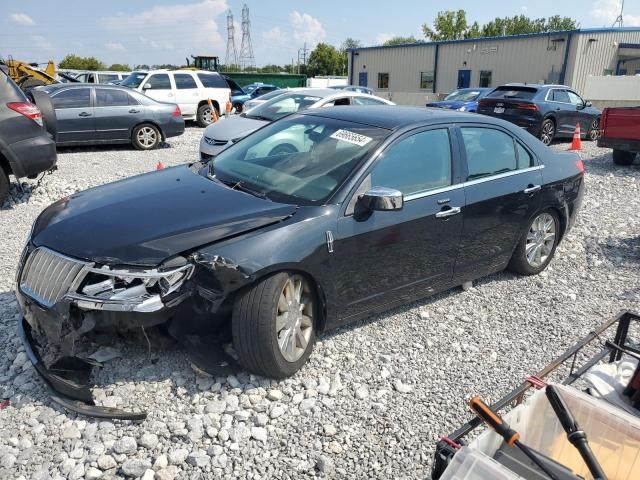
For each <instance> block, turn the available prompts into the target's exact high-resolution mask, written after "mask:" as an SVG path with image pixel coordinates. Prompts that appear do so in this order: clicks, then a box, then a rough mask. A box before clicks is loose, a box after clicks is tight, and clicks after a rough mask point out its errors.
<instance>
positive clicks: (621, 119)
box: [598, 106, 640, 165]
mask: <svg viewBox="0 0 640 480" xmlns="http://www.w3.org/2000/svg"><path fill="white" fill-rule="evenodd" d="M598 146H599V147H605V148H613V163H615V164H617V165H631V164H632V163H633V160H634V159H635V157H636V153H638V152H640V106H639V107H611V108H605V109H604V111H603V112H602V116H601V117H600V138H599V139H598Z"/></svg>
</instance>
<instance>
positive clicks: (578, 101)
mask: <svg viewBox="0 0 640 480" xmlns="http://www.w3.org/2000/svg"><path fill="white" fill-rule="evenodd" d="M567 95H568V96H569V101H570V102H571V105H573V106H574V107H575V109H576V110H575V123H574V124H573V126H574V129H575V124H576V123H579V124H580V132H581V133H582V134H583V135H585V134H587V132H588V131H589V128H590V127H591V122H592V121H593V117H592V116H591V114H589V113H587V111H586V109H585V106H586V102H585V101H584V100H583V99H582V97H581V96H580V95H578V94H577V93H576V92H572V91H571V90H567Z"/></svg>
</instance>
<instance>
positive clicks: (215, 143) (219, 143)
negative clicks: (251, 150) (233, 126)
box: [204, 136, 229, 146]
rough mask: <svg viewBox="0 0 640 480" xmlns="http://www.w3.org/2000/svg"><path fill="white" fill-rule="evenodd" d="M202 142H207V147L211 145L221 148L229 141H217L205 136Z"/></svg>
mask: <svg viewBox="0 0 640 480" xmlns="http://www.w3.org/2000/svg"><path fill="white" fill-rule="evenodd" d="M204 141H205V142H207V143H208V144H209V145H213V146H221V145H226V144H227V143H229V140H217V139H215V138H211V137H207V136H205V137H204Z"/></svg>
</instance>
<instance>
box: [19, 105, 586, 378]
mask: <svg viewBox="0 0 640 480" xmlns="http://www.w3.org/2000/svg"><path fill="white" fill-rule="evenodd" d="M292 136H293V137H298V143H300V144H305V145H306V147H305V149H304V150H303V151H298V152H295V153H289V154H269V153H267V154H265V153H264V152H269V151H270V150H272V149H273V147H272V145H273V141H274V140H273V139H274V138H275V139H277V138H280V139H282V140H281V145H286V144H287V143H288V142H289V139H290V138H291V137H292ZM425 152H429V155H425ZM583 172H584V168H583V165H582V161H581V160H580V158H579V156H578V155H576V154H575V153H573V152H558V151H554V150H551V149H549V148H547V147H546V146H545V145H543V144H542V143H540V142H538V141H537V140H535V139H534V138H533V137H531V135H529V134H526V133H525V132H523V131H522V130H521V129H519V128H517V127H515V126H514V125H513V124H511V123H508V122H505V121H502V120H499V119H493V118H490V117H480V116H475V115H474V116H471V115H467V114H464V113H459V112H451V111H445V110H434V109H430V110H426V109H423V108H411V107H389V106H379V107H376V106H370V107H367V108H362V107H349V106H345V107H340V108H326V109H324V108H316V109H308V110H306V111H304V112H300V113H297V114H295V113H294V114H292V115H289V116H287V117H286V118H282V119H281V120H279V121H276V122H273V123H271V124H268V125H266V126H265V127H264V128H262V129H260V130H259V131H257V132H255V133H254V134H252V135H249V136H248V137H246V138H244V139H242V140H240V141H238V142H237V143H235V144H234V145H233V146H231V147H230V148H228V149H227V150H225V151H224V152H222V153H221V154H220V155H218V156H217V157H216V158H215V161H211V162H208V163H201V162H198V163H196V164H192V165H182V166H178V167H174V168H169V169H165V170H162V171H159V172H151V173H148V174H144V175H138V176H135V177H131V178H127V179H123V180H120V181H118V182H115V183H111V184H106V185H103V186H99V187H96V188H93V189H90V190H86V191H84V192H80V193H76V194H74V195H71V196H70V197H67V198H65V199H62V200H60V201H58V202H56V203H54V204H52V205H51V206H49V207H48V208H47V209H45V210H44V212H43V213H42V214H41V215H40V217H39V218H38V219H37V220H36V222H35V224H34V227H33V230H32V233H31V236H30V238H29V239H28V243H27V246H26V249H25V252H24V254H23V256H22V260H21V262H20V265H19V267H18V277H17V278H18V287H17V289H16V295H17V298H18V301H19V302H20V305H21V309H20V311H21V312H24V317H25V319H26V322H27V325H30V327H29V328H34V329H37V331H40V332H42V333H43V335H45V336H46V337H47V338H48V339H49V340H48V341H49V342H55V343H60V334H59V332H60V329H63V331H65V332H70V334H74V332H75V333H77V334H78V335H80V332H86V331H87V330H86V329H85V328H84V327H86V326H87V325H85V323H86V322H85V323H83V322H82V318H91V320H92V322H93V323H92V325H94V326H95V329H97V330H98V331H99V330H102V329H109V328H113V327H114V326H116V325H117V326H119V328H121V329H127V328H129V329H138V328H139V327H140V326H141V325H144V326H150V325H156V324H161V323H169V324H170V325H169V329H168V330H169V332H171V331H172V328H173V327H175V328H183V327H185V320H187V319H188V320H189V324H190V325H196V324H198V323H200V324H201V325H205V326H207V328H208V329H209V330H210V331H216V332H224V331H227V328H228V327H230V330H231V337H232V341H233V346H234V350H235V352H236V353H237V354H238V356H239V358H240V362H241V363H242V364H243V365H244V366H245V367H246V368H247V369H248V370H250V371H251V372H254V373H256V374H260V375H265V376H268V377H274V378H282V377H286V376H289V375H292V374H294V373H295V372H296V371H297V370H298V369H300V368H301V367H302V365H303V364H304V363H305V362H306V361H307V359H308V358H309V355H310V354H311V351H312V349H313V345H314V342H315V338H316V336H317V334H318V333H319V332H322V331H324V330H328V329H331V328H334V327H337V326H339V325H344V324H346V323H349V322H353V321H354V320H356V319H359V318H362V317H365V316H368V315H371V314H373V313H376V312H380V311H383V310H387V309H389V308H391V307H394V306H398V305H401V304H406V303H408V302H411V301H413V300H415V299H418V298H421V297H424V296H428V295H432V294H434V293H436V292H440V291H443V290H446V289H448V288H451V287H454V286H456V285H460V284H462V283H464V282H468V281H471V280H474V279H476V278H479V277H482V276H484V275H488V274H491V273H493V272H497V271H500V270H502V269H504V268H509V269H511V270H513V271H515V272H518V273H520V274H523V275H534V274H537V273H539V272H541V271H543V270H544V269H545V268H546V267H547V265H548V264H549V262H550V261H551V259H552V258H553V255H554V252H555V250H556V246H557V245H558V243H559V242H560V241H561V240H562V239H563V238H564V237H565V236H566V235H567V232H568V231H569V230H570V228H571V227H572V225H573V224H574V222H575V219H576V216H577V213H578V210H579V207H580V204H581V201H582V196H583V186H584V179H583ZM152 211H155V212H161V216H154V215H150V214H149V212H152ZM60 272H64V273H65V274H64V275H61V274H60ZM89 316H90V317H89ZM21 325H22V327H23V328H24V324H22V323H21ZM80 325H82V327H80ZM78 328H81V329H82V330H77V329H78ZM74 338H75V337H74ZM39 371H40V369H39Z"/></svg>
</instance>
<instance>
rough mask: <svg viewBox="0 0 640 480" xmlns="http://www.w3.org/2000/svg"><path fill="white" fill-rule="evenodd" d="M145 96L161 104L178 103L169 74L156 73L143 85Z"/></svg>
mask: <svg viewBox="0 0 640 480" xmlns="http://www.w3.org/2000/svg"><path fill="white" fill-rule="evenodd" d="M141 87H142V91H143V92H144V94H145V95H147V96H149V97H151V98H153V99H154V100H158V101H159V102H168V103H176V102H175V95H174V92H173V87H172V86H171V80H169V74H168V73H154V74H152V75H150V76H149V78H147V79H146V80H145V81H144V83H143V84H142V85H141Z"/></svg>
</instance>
